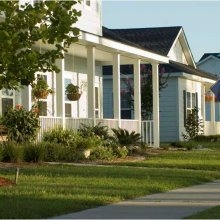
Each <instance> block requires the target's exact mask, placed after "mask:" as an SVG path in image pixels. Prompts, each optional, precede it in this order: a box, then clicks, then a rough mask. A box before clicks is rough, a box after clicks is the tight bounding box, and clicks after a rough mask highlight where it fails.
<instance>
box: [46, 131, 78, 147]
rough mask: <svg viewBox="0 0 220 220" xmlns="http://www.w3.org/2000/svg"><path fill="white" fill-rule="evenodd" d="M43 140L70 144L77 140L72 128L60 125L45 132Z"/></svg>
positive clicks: (65, 144)
mask: <svg viewBox="0 0 220 220" xmlns="http://www.w3.org/2000/svg"><path fill="white" fill-rule="evenodd" d="M43 141H45V142H52V143H57V144H62V145H64V146H70V145H71V144H72V143H73V142H74V141H75V133H74V131H73V130H71V129H63V128H62V127H58V128H54V129H51V130H50V131H47V132H44V134H43Z"/></svg>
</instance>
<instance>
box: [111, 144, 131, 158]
mask: <svg viewBox="0 0 220 220" xmlns="http://www.w3.org/2000/svg"><path fill="white" fill-rule="evenodd" d="M113 151H114V153H115V155H116V157H119V158H125V157H126V156H127V155H128V149H127V148H126V147H125V146H123V147H119V146H118V147H116V148H114V149H113Z"/></svg>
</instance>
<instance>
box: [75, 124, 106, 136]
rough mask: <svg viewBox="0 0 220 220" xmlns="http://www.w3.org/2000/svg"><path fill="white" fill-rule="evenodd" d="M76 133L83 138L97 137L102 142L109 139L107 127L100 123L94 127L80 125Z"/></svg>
mask: <svg viewBox="0 0 220 220" xmlns="http://www.w3.org/2000/svg"><path fill="white" fill-rule="evenodd" d="M78 132H79V134H80V135H81V136H83V137H92V136H99V137H100V138H102V139H104V140H106V139H108V138H109V137H110V136H109V134H108V127H107V126H103V125H101V122H99V123H98V124H97V125H95V126H90V125H86V124H81V127H80V128H79V129H78Z"/></svg>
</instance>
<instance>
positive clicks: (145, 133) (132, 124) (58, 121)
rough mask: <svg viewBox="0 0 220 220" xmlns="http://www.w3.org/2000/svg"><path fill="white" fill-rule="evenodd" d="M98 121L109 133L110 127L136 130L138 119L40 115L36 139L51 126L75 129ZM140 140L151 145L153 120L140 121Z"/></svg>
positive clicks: (40, 137) (51, 127)
mask: <svg viewBox="0 0 220 220" xmlns="http://www.w3.org/2000/svg"><path fill="white" fill-rule="evenodd" d="M98 123H101V125H103V126H107V127H108V128H109V132H110V133H111V128H116V129H117V128H118V127H119V125H120V128H122V129H127V130H128V131H129V132H131V131H138V129H139V121H138V120H124V119H121V120H120V121H119V120H117V119H92V118H65V119H64V120H63V118H62V117H43V116H40V125H41V128H40V131H39V134H38V139H39V140H41V139H42V136H43V133H44V132H46V131H49V130H50V129H53V128H58V127H62V128H66V129H73V130H77V129H78V128H80V125H81V124H86V125H91V126H94V125H96V124H98ZM140 134H141V136H142V141H143V142H145V143H147V144H148V145H149V146H153V121H142V122H141V132H140Z"/></svg>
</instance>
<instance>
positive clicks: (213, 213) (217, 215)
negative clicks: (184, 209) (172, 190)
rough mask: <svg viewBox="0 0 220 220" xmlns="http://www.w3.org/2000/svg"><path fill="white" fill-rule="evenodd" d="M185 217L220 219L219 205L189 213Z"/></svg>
mask: <svg viewBox="0 0 220 220" xmlns="http://www.w3.org/2000/svg"><path fill="white" fill-rule="evenodd" d="M186 219H220V206H215V207H213V208H210V209H207V210H205V211H202V212H199V213H197V214H195V215H191V216H189V217H187V218H186Z"/></svg>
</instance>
